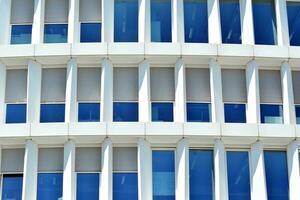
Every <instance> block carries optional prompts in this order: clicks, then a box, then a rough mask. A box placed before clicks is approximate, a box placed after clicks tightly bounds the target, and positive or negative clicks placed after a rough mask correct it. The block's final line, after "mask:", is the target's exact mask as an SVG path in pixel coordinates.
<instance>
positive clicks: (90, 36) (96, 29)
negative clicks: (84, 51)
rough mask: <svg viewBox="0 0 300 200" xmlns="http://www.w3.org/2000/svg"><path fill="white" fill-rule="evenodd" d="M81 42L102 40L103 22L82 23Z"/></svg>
mask: <svg viewBox="0 0 300 200" xmlns="http://www.w3.org/2000/svg"><path fill="white" fill-rule="evenodd" d="M80 42H82V43H85V42H101V23H81V25H80Z"/></svg>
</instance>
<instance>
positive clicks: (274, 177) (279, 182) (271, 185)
mask: <svg viewBox="0 0 300 200" xmlns="http://www.w3.org/2000/svg"><path fill="white" fill-rule="evenodd" d="M264 159H265V171H266V172H265V173H266V182H267V192H268V200H288V199H289V181H288V171H287V158H286V152H284V151H264Z"/></svg>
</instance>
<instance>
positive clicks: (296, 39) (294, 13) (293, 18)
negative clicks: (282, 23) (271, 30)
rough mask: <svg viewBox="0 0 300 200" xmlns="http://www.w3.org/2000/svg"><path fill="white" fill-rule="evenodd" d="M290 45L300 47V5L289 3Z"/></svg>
mask: <svg viewBox="0 0 300 200" xmlns="http://www.w3.org/2000/svg"><path fill="white" fill-rule="evenodd" d="M286 3H287V15H288V23H289V34H290V45H291V46H300V3H299V2H290V1H287V2H286Z"/></svg>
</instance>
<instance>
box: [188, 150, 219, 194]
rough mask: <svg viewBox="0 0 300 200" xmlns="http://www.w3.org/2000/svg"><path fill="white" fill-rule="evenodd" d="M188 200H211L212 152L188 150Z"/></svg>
mask: <svg viewBox="0 0 300 200" xmlns="http://www.w3.org/2000/svg"><path fill="white" fill-rule="evenodd" d="M189 154H190V156H189V157H190V158H189V160H190V161H189V162H190V164H189V166H190V200H198V199H201V200H213V196H214V195H213V193H214V191H213V185H214V183H213V180H214V163H213V152H212V151H205V150H190V153H189Z"/></svg>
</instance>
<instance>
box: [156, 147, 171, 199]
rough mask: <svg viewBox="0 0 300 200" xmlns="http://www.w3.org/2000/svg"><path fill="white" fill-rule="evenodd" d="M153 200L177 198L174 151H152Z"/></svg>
mask: <svg viewBox="0 0 300 200" xmlns="http://www.w3.org/2000/svg"><path fill="white" fill-rule="evenodd" d="M152 171H153V177H152V178H153V200H175V155H174V151H158V150H155V151H152Z"/></svg>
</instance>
